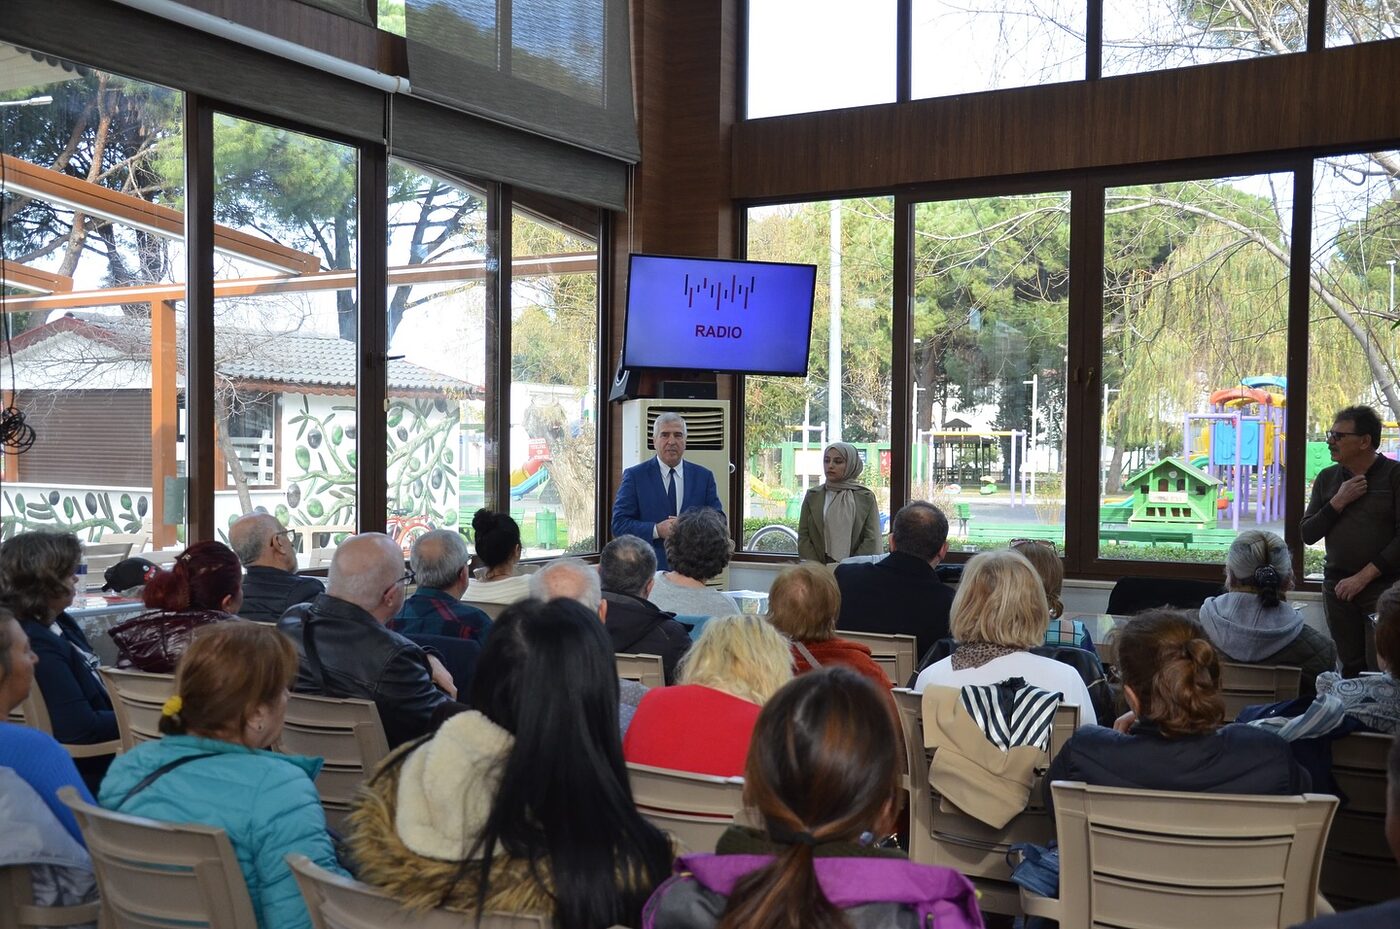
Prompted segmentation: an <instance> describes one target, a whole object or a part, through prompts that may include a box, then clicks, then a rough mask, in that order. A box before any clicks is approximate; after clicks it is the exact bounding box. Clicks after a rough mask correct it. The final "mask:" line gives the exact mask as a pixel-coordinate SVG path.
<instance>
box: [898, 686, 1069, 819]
mask: <svg viewBox="0 0 1400 929" xmlns="http://www.w3.org/2000/svg"><path fill="white" fill-rule="evenodd" d="M960 694H961V691H960V690H959V689H958V688H956V687H930V688H928V689H927V690H925V691H924V697H923V715H924V747H925V748H936V749H937V751H936V752H934V755H933V762H932V764H931V765H930V766H929V771H928V782H929V784H930V785H931V786H932V787H933V789H934V790H936V791H938V793H939V794H941V795H942V796H943V797H945V798H946V799H947V800H948V801H949V802H951V803H952V804H953V805H954V806H956V807H957V808H958V809H960V810H962V811H963V812H964V813H967V814H968V815H969V816H973V817H975V818H977V819H979V820H981V821H982V822H984V823H986V824H987V825H989V826H991V827H992V828H994V829H1000V828H1002V827H1003V826H1005V825H1006V824H1007V823H1009V822H1011V820H1012V819H1014V818H1015V817H1016V815H1017V814H1018V813H1020V812H1021V811H1022V810H1024V809H1025V808H1026V803H1027V801H1029V800H1030V794H1031V787H1032V786H1033V785H1034V784H1035V779H1036V770H1035V769H1036V766H1037V765H1040V764H1044V761H1045V753H1044V752H1043V751H1041V750H1040V749H1038V748H1035V747H1033V746H1030V745H1018V746H1016V747H1014V748H1012V749H1010V750H1009V751H1002V750H1001V749H1000V748H998V747H997V746H996V745H993V744H992V742H991V741H990V740H989V739H988V738H987V736H986V734H985V733H983V732H982V728H981V727H980V726H978V725H977V722H976V721H975V720H974V719H973V718H972V717H971V716H969V715H968V712H967V710H966V709H964V707H963V705H962V700H961V699H960Z"/></svg>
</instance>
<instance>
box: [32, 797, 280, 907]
mask: <svg viewBox="0 0 1400 929" xmlns="http://www.w3.org/2000/svg"><path fill="white" fill-rule="evenodd" d="M58 798H59V799H60V800H62V801H63V803H64V805H66V806H67V807H68V808H69V809H70V810H72V811H73V815H74V816H75V817H77V820H78V828H79V829H81V830H82V833H83V840H84V841H85V842H86V843H87V847H88V853H89V854H90V855H92V867H93V871H94V872H96V874H97V886H98V888H99V889H100V892H101V894H102V910H103V922H102V924H103V927H104V929H169V927H171V926H180V925H184V926H202V927H208V929H256V927H257V924H258V923H257V919H256V918H255V917H254V915H253V904H252V901H251V900H249V898H248V887H247V885H246V884H245V883H244V882H243V872H242V871H240V870H239V868H238V858H237V856H236V855H235V854H234V851H233V845H232V844H230V842H229V839H228V835H227V834H226V833H225V832H224V830H222V829H215V828H213V827H212V826H201V825H193V824H176V823H163V822H157V821H156V820H153V819H144V818H142V817H139V816H127V815H126V814H124V813H114V812H112V811H110V810H104V809H102V808H101V807H98V806H93V805H92V804H90V803H87V802H85V801H84V800H82V799H80V798H79V797H78V792H77V791H75V790H74V789H73V788H72V787H63V788H61V789H60V790H59V791H58Z"/></svg>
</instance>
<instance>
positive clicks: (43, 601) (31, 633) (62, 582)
mask: <svg viewBox="0 0 1400 929" xmlns="http://www.w3.org/2000/svg"><path fill="white" fill-rule="evenodd" d="M82 557H83V550H82V545H81V544H80V543H79V542H78V540H77V538H76V537H74V536H72V535H68V534H62V535H60V534H58V533H54V532H21V533H18V534H16V535H14V536H11V537H10V538H9V539H7V540H6V541H5V543H4V545H0V603H3V604H4V605H5V606H6V607H8V608H9V610H10V611H11V612H13V614H14V616H15V617H16V618H17V619H18V620H19V623H20V625H21V626H22V627H23V630H24V634H25V635H26V636H27V637H28V647H29V648H32V649H33V651H34V654H35V655H37V656H38V659H39V667H38V670H37V671H35V672H34V682H35V683H36V684H37V685H38V688H39V693H40V694H41V695H42V696H43V698H44V704H45V706H47V707H48V711H49V722H50V725H51V726H52V727H53V737H54V738H55V739H57V740H58V741H59V742H62V743H68V744H72V745H92V744H95V743H98V742H107V741H110V740H111V739H115V738H116V737H117V717H116V714H115V713H113V712H112V701H111V700H110V699H108V697H107V688H106V687H105V686H103V684H102V679H101V678H100V677H99V676H98V674H97V667H98V665H99V664H100V663H101V662H100V661H99V660H98V657H97V655H96V654H95V653H94V652H93V649H92V646H91V645H89V644H88V640H87V637H86V636H85V635H83V630H82V629H81V628H80V627H79V626H78V624H77V622H75V621H74V620H73V618H72V617H71V616H69V615H68V614H67V613H66V612H64V611H65V610H67V608H68V607H69V605H71V604H72V602H73V597H74V596H75V594H76V585H77V577H76V575H77V571H78V564H79V562H81V561H82ZM25 692H26V694H27V693H28V687H26V688H25ZM20 700H23V697H21V698H20ZM19 702H20V701H16V703H17V704H18V703H19ZM81 762H82V763H81V764H80V765H79V770H80V771H82V772H83V774H84V776H85V778H86V779H87V781H88V783H89V784H90V785H91V786H93V787H95V786H96V785H97V784H99V783H101V781H102V775H103V774H104V773H105V772H106V770H107V765H108V764H109V763H110V762H111V758H110V757H101V758H84V759H81Z"/></svg>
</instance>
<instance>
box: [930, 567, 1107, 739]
mask: <svg viewBox="0 0 1400 929" xmlns="http://www.w3.org/2000/svg"><path fill="white" fill-rule="evenodd" d="M1049 616H1050V607H1049V604H1048V603H1047V602H1046V600H1045V587H1044V585H1042V584H1041V582H1040V576H1039V575H1038V574H1036V572H1035V568H1033V567H1031V563H1030V562H1029V561H1027V560H1026V558H1025V556H1024V555H1022V554H1020V553H1019V552H1017V551H1015V550H1013V549H1003V550H1001V551H993V552H983V553H981V554H979V555H974V556H972V559H971V560H970V561H968V563H967V567H966V568H965V569H964V570H963V576H962V580H961V581H960V582H959V583H958V592H957V594H956V595H955V596H954V597H953V608H952V612H951V615H950V620H951V624H952V632H953V638H954V639H956V640H957V642H958V644H957V647H956V648H955V649H954V650H953V653H952V654H951V655H949V656H948V657H947V658H944V659H943V660H942V661H938V662H935V663H933V664H931V665H929V666H928V667H927V668H925V669H924V670H923V671H922V672H921V673H920V674H919V677H918V680H917V681H916V682H915V684H914V689H915V690H917V691H919V692H920V693H922V692H923V691H924V689H925V688H927V687H963V686H965V685H967V684H999V683H1001V682H1002V681H1005V680H1008V679H1010V678H1013V677H1019V678H1021V679H1023V680H1024V681H1025V682H1026V683H1027V684H1031V685H1033V686H1035V687H1039V688H1041V689H1042V690H1048V691H1056V692H1058V693H1060V694H1061V695H1062V699H1063V701H1064V702H1065V703H1068V704H1070V705H1072V706H1077V707H1080V714H1079V719H1080V725H1081V726H1093V725H1095V716H1094V710H1093V701H1092V700H1091V699H1090V697H1089V689H1088V688H1087V687H1086V686H1084V680H1083V679H1082V678H1081V677H1080V676H1079V673H1078V672H1077V671H1075V669H1074V668H1073V667H1071V666H1070V665H1067V664H1064V663H1062V662H1059V661H1056V660H1055V659H1053V658H1047V657H1045V656H1043V655H1036V654H1033V653H1032V652H1031V649H1032V648H1034V647H1036V646H1037V645H1040V644H1041V643H1042V642H1043V641H1044V640H1045V626H1046V623H1047V622H1048V619H1049Z"/></svg>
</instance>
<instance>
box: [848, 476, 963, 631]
mask: <svg viewBox="0 0 1400 929" xmlns="http://www.w3.org/2000/svg"><path fill="white" fill-rule="evenodd" d="M947 554H948V519H947V517H946V516H944V515H943V511H942V510H940V509H938V507H936V506H934V505H933V504H932V503H925V502H924V501H922V500H915V501H914V502H912V503H907V504H905V505H904V506H902V507H900V509H899V512H898V513H895V514H894V521H893V523H892V525H891V528H890V554H889V556H888V557H886V558H884V559H882V560H880V561H875V562H870V563H865V564H860V563H849V564H842V565H837V567H836V583H837V585H839V586H840V588H841V615H840V616H839V617H838V618H837V620H836V628H837V629H845V630H849V631H851V632H883V633H886V634H889V635H912V636H914V637H915V638H916V639H917V640H918V643H917V648H918V650H919V655H920V656H922V655H924V654H925V653H927V652H928V650H929V649H930V648H932V647H933V643H934V642H937V641H938V640H939V639H943V638H947V637H948V610H949V607H950V606H951V605H952V603H953V589H952V588H951V587H949V586H948V585H946V584H944V583H943V582H942V581H940V580H939V579H938V574H937V572H936V571H935V570H934V568H935V567H937V565H938V563H939V562H940V561H942V560H943V556H945V555H947Z"/></svg>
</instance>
